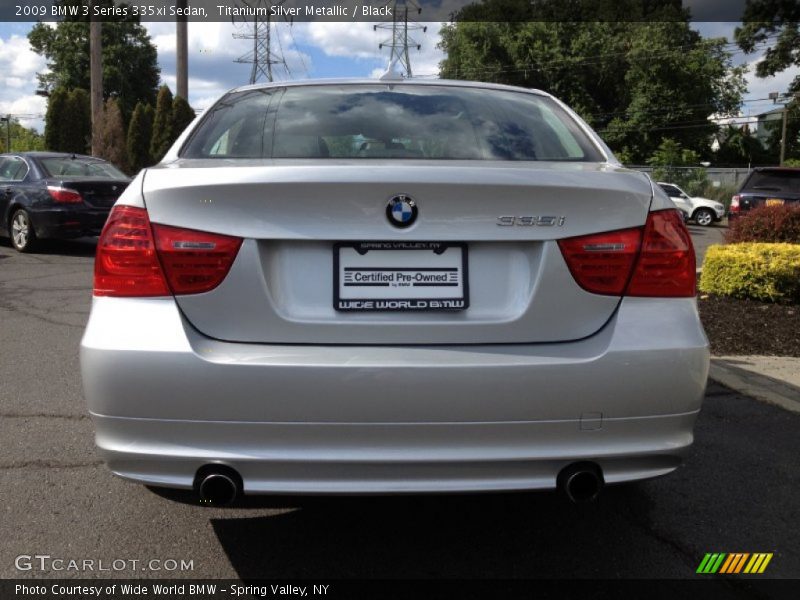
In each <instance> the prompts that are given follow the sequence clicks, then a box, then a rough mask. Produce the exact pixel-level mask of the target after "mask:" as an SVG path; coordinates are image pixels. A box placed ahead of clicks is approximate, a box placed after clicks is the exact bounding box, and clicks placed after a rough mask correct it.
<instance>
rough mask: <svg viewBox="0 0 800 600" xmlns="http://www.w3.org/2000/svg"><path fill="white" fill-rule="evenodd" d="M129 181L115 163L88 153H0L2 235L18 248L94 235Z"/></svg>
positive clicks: (97, 232)
mask: <svg viewBox="0 0 800 600" xmlns="http://www.w3.org/2000/svg"><path fill="white" fill-rule="evenodd" d="M129 182H130V179H129V178H128V177H127V176H126V175H125V174H124V173H122V172H121V171H120V170H119V169H117V168H116V167H115V166H114V165H112V164H111V163H108V162H106V161H104V160H100V159H99V158H93V157H91V156H83V155H78V154H63V153H57V152H21V153H17V154H0V217H2V219H0V235H5V236H7V237H10V238H11V244H12V245H13V246H14V248H16V249H17V250H19V251H20V252H28V251H30V250H32V249H33V248H35V246H36V241H37V240H41V239H44V238H75V237H80V236H84V235H98V234H99V233H100V231H101V230H102V228H103V225H104V224H105V222H106V218H108V213H109V211H110V210H111V207H112V206H113V204H114V202H116V201H117V199H118V198H119V197H120V195H121V194H122V192H123V191H124V190H125V188H126V187H127V186H128V183H129Z"/></svg>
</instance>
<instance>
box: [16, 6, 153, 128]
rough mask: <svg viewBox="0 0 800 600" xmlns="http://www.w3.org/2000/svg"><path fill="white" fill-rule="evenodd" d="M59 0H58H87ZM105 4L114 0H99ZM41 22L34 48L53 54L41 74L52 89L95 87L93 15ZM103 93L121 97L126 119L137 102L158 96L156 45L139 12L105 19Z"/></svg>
mask: <svg viewBox="0 0 800 600" xmlns="http://www.w3.org/2000/svg"><path fill="white" fill-rule="evenodd" d="M85 3H86V0H84V1H83V2H82V1H81V0H57V1H56V3H55V4H56V5H58V6H68V5H73V6H74V5H80V4H85ZM95 3H96V4H99V5H100V6H104V7H110V6H112V5H113V0H96V2H95ZM51 25H52V24H51V23H48V24H45V23H38V24H37V25H35V26H34V27H33V29H31V31H30V32H29V33H28V40H29V42H30V45H31V48H32V49H33V50H34V52H36V53H37V54H41V55H43V56H44V57H45V58H47V67H48V71H46V72H44V73H40V74H39V75H38V77H39V80H40V82H41V83H42V85H44V86H46V87H49V88H51V89H52V88H57V87H64V88H67V89H74V88H80V89H86V90H88V89H89V17H88V16H76V17H67V18H66V19H65V20H64V21H61V22H59V23H58V24H56V25H55V26H54V27H52V26H51ZM102 45H103V93H104V97H105V98H106V99H107V98H110V97H115V98H117V101H118V102H119V104H120V109H121V110H122V115H123V118H125V119H126V120H127V119H128V118H129V117H130V115H131V113H132V112H133V107H134V106H135V105H136V103H137V102H139V101H142V102H149V103H153V102H154V101H155V95H156V88H157V87H158V81H159V68H158V63H157V53H156V48H155V46H154V45H153V43H152V42H151V40H150V36H149V35H148V33H147V30H146V29H145V28H144V27H142V25H140V24H139V22H138V17H133V16H129V17H126V18H124V19H115V20H113V21H111V20H109V21H105V22H104V23H103V31H102Z"/></svg>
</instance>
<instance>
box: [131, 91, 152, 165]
mask: <svg viewBox="0 0 800 600" xmlns="http://www.w3.org/2000/svg"><path fill="white" fill-rule="evenodd" d="M148 109H150V110H148ZM152 137H153V107H152V106H150V105H149V104H142V103H141V102H139V103H138V104H137V105H136V108H135V109H134V110H133V116H132V117H131V122H130V125H129V126H128V143H127V149H128V164H129V165H130V169H131V173H134V174H135V173H138V172H139V171H141V170H142V169H144V168H145V167H149V166H150V165H151V164H152V161H151V159H150V139H151V138H152Z"/></svg>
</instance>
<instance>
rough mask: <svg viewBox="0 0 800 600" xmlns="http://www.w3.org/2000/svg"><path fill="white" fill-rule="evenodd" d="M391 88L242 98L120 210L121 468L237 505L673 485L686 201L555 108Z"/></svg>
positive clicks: (89, 335) (113, 409) (114, 289)
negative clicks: (642, 482) (254, 499)
mask: <svg viewBox="0 0 800 600" xmlns="http://www.w3.org/2000/svg"><path fill="white" fill-rule="evenodd" d="M387 77H391V78H387V79H384V80H381V81H375V80H349V81H337V82H313V81H312V82H283V83H272V84H261V85H255V86H247V87H242V88H238V89H235V90H233V91H231V92H230V93H228V94H226V95H225V96H224V97H223V98H222V99H221V100H220V101H218V102H217V103H216V104H215V105H213V106H212V107H211V108H210V109H208V110H207V111H206V112H205V113H204V115H203V117H201V118H200V119H199V120H198V121H197V122H195V123H194V124H193V125H192V126H190V127H189V128H188V129H187V131H186V132H184V134H183V135H182V136H181V137H180V138H179V139H178V140H177V141H176V142H175V144H174V146H173V147H172V149H171V150H170V151H169V152H168V153H167V155H166V156H165V157H164V159H163V161H162V162H161V163H160V164H158V165H156V166H155V167H152V168H149V169H147V170H146V171H144V172H143V173H141V174H139V176H138V177H137V178H136V179H135V180H134V182H133V183H132V184H131V185H130V186H129V187H128V189H127V190H126V192H125V193H124V194H123V196H122V197H121V198H120V200H119V201H118V202H117V204H116V205H115V207H114V209H113V211H112V213H111V216H110V217H109V220H108V223H107V224H106V227H105V229H104V230H103V233H102V235H101V236H100V240H99V243H98V247H97V257H96V264H95V280H94V301H93V304H92V311H91V315H90V318H89V321H88V324H87V327H86V331H85V334H84V336H83V340H82V343H81V364H82V375H83V385H84V390H85V395H86V399H87V402H88V406H89V410H90V413H91V416H92V419H93V421H94V425H95V427H96V431H97V437H96V439H97V444H98V446H99V449H100V452H101V453H102V455H103V456H104V458H105V461H106V462H107V464H108V466H109V467H110V469H111V470H112V471H113V472H114V473H116V474H117V475H120V476H122V477H124V478H127V479H130V480H133V481H136V482H139V483H142V484H147V485H154V486H166V487H173V488H186V489H192V488H194V489H195V490H197V492H198V493H199V495H200V497H201V498H202V499H203V500H205V501H208V502H214V503H224V502H229V501H232V500H233V499H234V498H236V497H237V496H238V495H239V494H241V493H243V492H244V493H246V494H281V493H286V494H356V493H411V492H455V491H476V490H482V491H489V490H519V489H553V488H556V487H559V488H561V489H563V490H564V491H565V492H566V494H567V495H568V496H569V497H571V498H573V499H575V500H586V499H591V498H594V497H595V496H596V495H597V494H598V492H599V490H600V488H601V486H602V485H603V483H609V484H612V483H620V482H626V481H633V480H639V479H645V478H649V477H656V476H660V475H664V474H666V473H669V472H670V471H672V470H674V469H675V468H676V467H678V465H679V464H680V463H681V460H682V457H683V456H684V455H685V454H686V452H687V451H688V449H689V447H690V446H691V444H692V439H693V434H692V430H693V426H694V422H695V418H696V417H697V414H698V411H699V410H700V404H701V401H702V398H703V395H704V388H705V383H706V376H707V371H708V361H709V351H708V342H707V340H706V337H705V335H704V333H703V329H702V326H701V324H700V320H699V318H698V313H697V307H696V303H695V277H696V276H695V256H694V250H693V247H692V242H691V238H690V236H689V234H688V232H687V230H686V227H685V225H684V224H683V221H682V219H681V217H680V214H679V211H677V210H676V209H675V207H674V205H672V203H671V202H670V201H669V199H668V198H667V197H666V196H665V195H664V194H662V193H661V192H658V193H654V184H653V183H652V181H651V180H650V179H649V178H648V176H647V175H645V174H643V173H639V172H637V171H633V170H629V169H625V168H623V167H622V166H621V165H620V164H619V162H618V161H617V159H616V158H615V157H614V156H613V154H612V153H611V151H610V150H609V149H608V148H607V147H606V145H605V144H604V143H603V142H602V141H601V139H600V138H599V137H598V136H597V134H595V133H594V132H593V131H592V130H591V129H590V128H589V127H588V126H587V125H586V124H585V123H584V122H583V121H582V120H581V119H580V118H579V117H578V116H577V115H576V114H575V113H574V112H572V111H571V110H570V109H569V108H567V107H566V106H565V105H564V104H562V103H561V102H559V101H558V100H556V99H555V98H553V97H552V96H550V95H549V94H546V93H543V92H540V91H536V90H529V89H522V88H515V87H507V86H502V85H495V84H483V83H475V82H458V81H441V80H413V81H409V80H402V79H396V78H395V77H394V76H387ZM365 141H368V143H367V145H366V146H364V142H365Z"/></svg>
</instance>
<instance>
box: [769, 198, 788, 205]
mask: <svg viewBox="0 0 800 600" xmlns="http://www.w3.org/2000/svg"><path fill="white" fill-rule="evenodd" d="M783 202H784V200H783V198H767V202H766V205H767V206H781V205H783Z"/></svg>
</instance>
